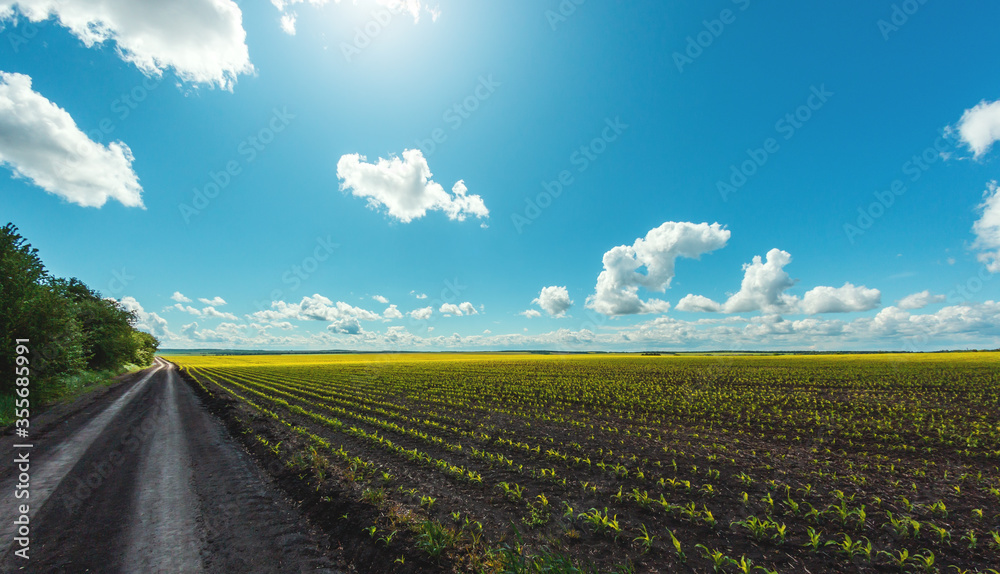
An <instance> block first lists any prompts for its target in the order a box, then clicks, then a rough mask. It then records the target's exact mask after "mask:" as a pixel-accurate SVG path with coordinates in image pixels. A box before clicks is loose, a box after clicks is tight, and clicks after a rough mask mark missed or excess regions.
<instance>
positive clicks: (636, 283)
mask: <svg viewBox="0 0 1000 574" xmlns="http://www.w3.org/2000/svg"><path fill="white" fill-rule="evenodd" d="M729 235H730V232H729V230H728V229H723V228H722V226H720V225H719V224H718V223H713V224H711V225H709V224H708V223H688V222H680V223H678V222H673V221H668V222H666V223H664V224H663V225H661V226H659V227H657V228H655V229H652V230H650V232H649V233H647V234H646V237H645V238H639V239H636V240H635V243H634V244H633V245H631V246H628V245H620V246H618V247H615V248H613V249H611V250H610V251H608V252H607V253H605V254H604V258H603V263H604V270H603V271H601V274H600V275H599V276H598V277H597V286H596V287H595V293H594V294H593V295H591V296H590V297H587V303H586V305H587V307H588V308H590V309H593V310H595V311H597V312H598V313H602V314H604V315H611V316H617V315H635V314H639V313H662V312H666V311H667V309H669V307H670V304H669V303H667V302H666V301H662V300H659V299H650V300H648V301H643V300H641V299H639V295H638V291H639V287H644V288H645V289H647V290H649V291H656V292H661V293H662V292H663V291H665V290H666V289H667V288H668V287H669V286H670V282H671V280H672V279H673V278H674V262H675V260H676V259H677V258H678V257H688V258H691V259H698V258H699V257H700V256H701V255H702V254H704V253H708V252H711V251H715V250H716V249H720V248H722V247H725V245H726V242H727V241H728V240H729ZM642 267H645V268H646V273H640V272H639V269H640V268H642Z"/></svg>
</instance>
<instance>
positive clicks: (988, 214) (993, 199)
mask: <svg viewBox="0 0 1000 574" xmlns="http://www.w3.org/2000/svg"><path fill="white" fill-rule="evenodd" d="M979 212H980V216H979V219H977V220H976V222H975V223H974V224H972V232H973V233H974V234H975V235H976V240H975V242H974V243H973V244H972V247H973V248H974V249H977V250H979V253H978V254H977V255H976V258H977V259H978V260H979V261H981V262H982V263H983V265H985V266H986V269H987V270H989V271H990V272H991V273H998V272H1000V187H998V186H997V182H995V181H991V182H990V183H989V184H988V185H987V186H986V191H985V192H984V193H983V202H982V203H981V204H980V205H979Z"/></svg>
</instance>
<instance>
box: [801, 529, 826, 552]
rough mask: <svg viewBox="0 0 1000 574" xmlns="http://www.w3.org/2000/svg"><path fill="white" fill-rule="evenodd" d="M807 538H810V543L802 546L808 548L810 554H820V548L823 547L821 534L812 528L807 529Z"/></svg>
mask: <svg viewBox="0 0 1000 574" xmlns="http://www.w3.org/2000/svg"><path fill="white" fill-rule="evenodd" d="M806 536H807V537H808V538H809V541H808V542H806V543H805V544H803V545H802V546H804V547H805V548H808V549H809V551H810V552H818V551H819V547H820V546H822V538H821V537H820V533H819V532H816V529H815V528H813V527H812V526H810V527H808V528H807V529H806Z"/></svg>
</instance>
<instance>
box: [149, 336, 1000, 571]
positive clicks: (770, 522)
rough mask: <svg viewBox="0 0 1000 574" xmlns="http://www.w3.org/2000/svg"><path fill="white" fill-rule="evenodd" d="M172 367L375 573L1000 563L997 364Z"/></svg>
mask: <svg viewBox="0 0 1000 574" xmlns="http://www.w3.org/2000/svg"><path fill="white" fill-rule="evenodd" d="M167 358H168V359H169V360H172V361H174V362H176V363H177V364H178V365H180V366H181V367H182V368H183V373H184V375H185V377H186V378H187V379H188V380H189V381H191V382H192V384H193V385H194V386H195V387H196V388H197V389H199V392H200V393H202V394H203V396H204V397H205V400H206V401H207V402H208V403H209V404H210V405H213V406H214V408H216V409H217V412H220V413H221V414H223V416H224V417H226V418H227V419H228V420H229V422H230V428H231V429H233V430H234V431H236V433H237V434H238V435H240V436H242V437H243V440H244V443H245V444H247V445H249V446H250V447H251V450H252V451H253V452H254V453H255V454H257V455H258V456H259V457H261V458H262V460H264V461H267V462H268V463H269V465H270V469H271V472H272V474H275V475H276V476H277V477H278V480H279V481H280V482H281V484H282V485H283V486H284V487H285V488H286V489H287V490H289V491H290V492H293V493H296V496H297V498H298V499H299V500H301V501H302V504H303V507H304V508H306V509H307V510H308V512H309V513H310V516H312V518H313V519H314V520H315V521H316V522H317V523H319V524H321V525H322V526H323V528H325V529H326V530H327V531H328V532H329V533H331V535H332V536H335V537H338V538H339V539H341V540H342V541H344V542H343V543H344V546H345V547H349V550H350V553H353V555H354V556H356V557H360V558H362V559H363V561H360V560H359V564H361V563H363V564H368V565H369V566H368V567H369V568H370V570H369V571H371V572H382V571H400V572H415V571H426V572H434V571H452V570H454V571H472V572H477V571H485V572H494V571H507V572H575V571H582V572H590V571H594V572H632V571H634V572H675V571H680V572H689V571H690V572H712V571H715V572H750V571H756V572H781V573H797V572H811V573H820V572H900V571H902V572H945V571H948V572H997V571H996V570H991V569H990V568H996V567H997V566H996V565H997V564H1000V470H998V465H1000V414H998V413H1000V393H998V391H1000V353H947V354H930V355H839V356H607V355H568V356H566V355H507V354H502V355H501V354H480V355H465V354H456V355H285V356H178V357H167ZM279 463H280V464H279ZM359 568H360V569H361V570H362V571H364V568H365V567H364V566H359ZM577 568H578V569H579V570H576V569H577Z"/></svg>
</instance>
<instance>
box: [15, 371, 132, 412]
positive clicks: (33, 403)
mask: <svg viewBox="0 0 1000 574" xmlns="http://www.w3.org/2000/svg"><path fill="white" fill-rule="evenodd" d="M144 368H146V367H140V366H138V365H125V366H124V367H122V368H120V369H118V370H112V371H80V372H78V373H74V374H72V375H66V376H64V377H62V378H60V379H59V380H58V381H57V382H56V384H54V385H50V386H47V388H46V389H45V390H44V391H40V392H36V391H34V389H32V392H31V393H30V394H29V395H28V400H29V401H30V407H31V408H30V410H31V414H32V415H37V414H38V413H39V412H41V410H42V409H44V408H47V407H51V406H52V405H55V404H58V403H65V402H70V401H73V400H75V399H77V398H79V397H80V396H82V395H84V394H86V393H88V392H90V391H92V390H94V389H98V388H101V387H109V386H111V385H113V384H115V383H116V382H118V381H116V380H115V377H116V376H118V375H122V374H125V373H132V372H135V371H140V370H142V369H144ZM30 388H31V387H29V389H30ZM39 394H40V396H39ZM15 399H16V397H15V396H14V395H0V428H3V427H7V426H8V425H12V424H14V420H15V417H14V400H15Z"/></svg>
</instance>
